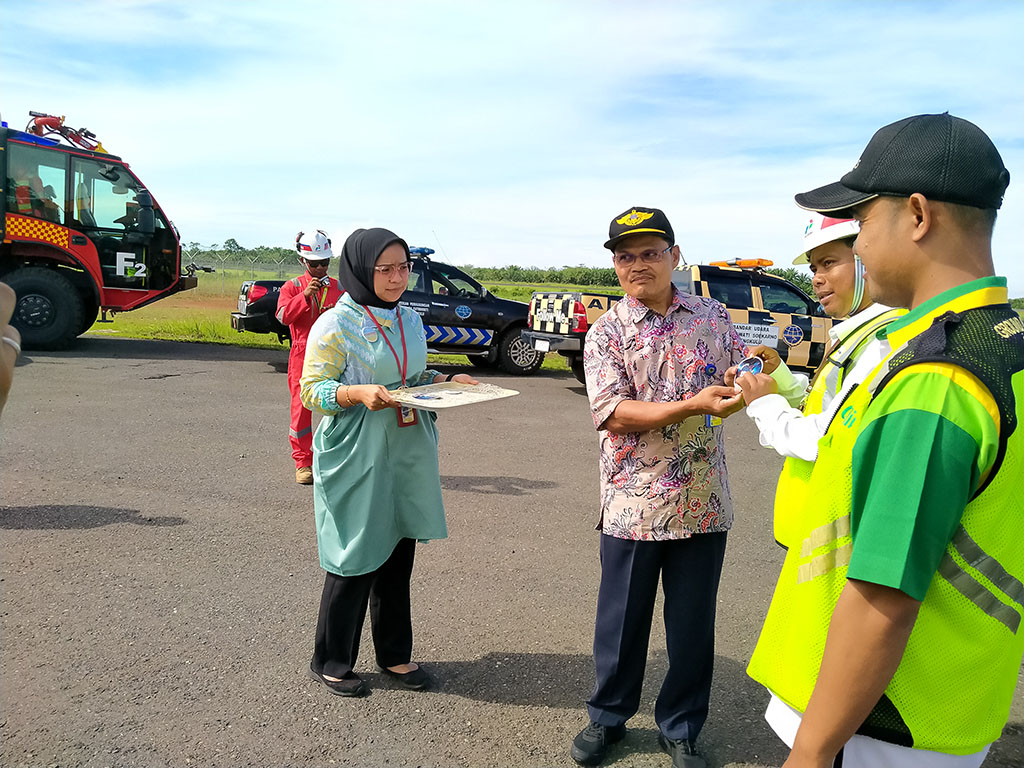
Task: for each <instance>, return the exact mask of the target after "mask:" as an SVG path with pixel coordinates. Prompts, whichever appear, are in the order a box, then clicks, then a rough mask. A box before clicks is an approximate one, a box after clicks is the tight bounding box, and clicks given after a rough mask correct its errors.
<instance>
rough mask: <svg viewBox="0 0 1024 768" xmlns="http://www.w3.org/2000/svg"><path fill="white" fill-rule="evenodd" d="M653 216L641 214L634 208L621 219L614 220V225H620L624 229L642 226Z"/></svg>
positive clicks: (651, 214)
mask: <svg viewBox="0 0 1024 768" xmlns="http://www.w3.org/2000/svg"><path fill="white" fill-rule="evenodd" d="M653 215H654V214H653V213H642V212H640V211H638V210H637V209H636V208H634V209H633V210H632V211H630V212H629V213H627V214H626V215H625V216H623V217H622V218H621V219H616V220H615V223H616V224H621V225H622V226H624V227H635V226H637V225H639V224H643V223H644V222H645V221H647V220H648V219H649V218H651V217H652V216H653Z"/></svg>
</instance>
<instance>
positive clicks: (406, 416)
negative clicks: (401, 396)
mask: <svg viewBox="0 0 1024 768" xmlns="http://www.w3.org/2000/svg"><path fill="white" fill-rule="evenodd" d="M395 414H397V416H398V426H400V427H412V426H415V425H416V424H419V421H420V420H419V416H417V415H416V409H415V408H406V407H405V406H404V405H403V406H402V407H401V408H398V409H397V410H396V411H395Z"/></svg>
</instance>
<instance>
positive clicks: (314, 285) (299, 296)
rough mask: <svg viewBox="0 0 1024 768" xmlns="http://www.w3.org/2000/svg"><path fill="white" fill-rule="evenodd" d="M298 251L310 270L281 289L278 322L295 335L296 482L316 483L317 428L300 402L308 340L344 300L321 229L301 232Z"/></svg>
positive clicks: (291, 434) (291, 366)
mask: <svg viewBox="0 0 1024 768" xmlns="http://www.w3.org/2000/svg"><path fill="white" fill-rule="evenodd" d="M295 250H296V251H298V253H299V261H301V262H302V263H303V264H304V265H305V267H306V271H305V273H304V274H301V275H299V276H298V277H296V278H295V279H294V280H289V281H288V282H287V283H285V284H284V285H282V286H281V293H280V295H279V296H278V299H277V319H278V321H279V322H281V323H283V324H284V325H287V326H288V328H289V330H290V331H291V335H292V351H291V353H290V354H289V355H288V389H289V390H290V391H291V393H292V423H291V427H290V428H289V430H288V440H289V442H291V444H292V458H293V459H295V482H296V483H299V484H300V485H312V484H313V428H312V424H311V417H312V414H310V412H309V411H307V410H306V409H305V408H304V407H303V406H302V402H301V401H300V400H299V379H300V378H301V377H302V361H303V359H304V358H305V356H306V339H307V338H309V329H310V328H311V327H312V326H313V322H314V321H315V320H316V319H317V318H318V317H320V315H322V314H323V313H324V312H325V311H327V310H328V309H330V308H331V307H333V306H334V305H335V304H336V303H337V301H338V299H340V298H341V288H340V287H339V286H338V281H337V280H332V279H331V278H330V277H328V276H327V269H328V267H329V266H330V264H331V259H332V258H333V256H334V254H333V253H331V239H330V238H329V237H328V236H327V235H326V234H325V233H324V232H323V230H320V229H317V230H315V231H313V232H299V234H298V235H297V236H296V237H295Z"/></svg>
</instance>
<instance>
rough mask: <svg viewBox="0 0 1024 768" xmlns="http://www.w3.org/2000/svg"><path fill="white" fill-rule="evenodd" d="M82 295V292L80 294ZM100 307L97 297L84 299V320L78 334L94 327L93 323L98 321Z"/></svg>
mask: <svg viewBox="0 0 1024 768" xmlns="http://www.w3.org/2000/svg"><path fill="white" fill-rule="evenodd" d="M79 296H81V294H79ZM99 311H100V307H99V305H98V304H97V303H96V300H95V299H88V300H86V299H83V300H82V322H81V324H80V325H79V327H78V333H77V334H75V335H76V336H81V335H82V334H83V333H85V332H86V331H88V330H89V329H90V328H92V325H93V323H95V322H96V316H97V315H98V314H99Z"/></svg>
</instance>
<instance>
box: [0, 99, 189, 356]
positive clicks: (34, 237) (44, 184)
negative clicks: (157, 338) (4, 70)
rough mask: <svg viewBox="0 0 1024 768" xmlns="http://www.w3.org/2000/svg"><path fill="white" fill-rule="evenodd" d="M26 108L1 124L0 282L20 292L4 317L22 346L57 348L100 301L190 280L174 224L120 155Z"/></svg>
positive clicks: (121, 305) (127, 303) (120, 306)
mask: <svg viewBox="0 0 1024 768" xmlns="http://www.w3.org/2000/svg"><path fill="white" fill-rule="evenodd" d="M30 114H31V116H32V118H31V120H30V121H29V124H28V127H27V128H26V129H25V130H24V131H18V130H14V129H11V128H8V127H7V123H2V124H0V179H3V189H4V194H3V198H4V201H5V209H4V217H3V224H2V225H0V235H2V236H3V237H2V239H3V244H2V245H0V281H3V282H5V283H7V284H8V285H10V286H11V287H12V288H13V289H14V291H15V292H16V293H17V295H18V303H17V305H16V307H15V310H14V318H13V319H12V321H11V322H12V324H13V325H14V326H15V327H16V328H17V329H18V330H19V331H20V332H21V337H22V343H23V345H24V346H25V347H26V348H36V349H57V348H62V347H65V346H67V345H68V344H70V343H71V342H72V341H73V340H74V339H75V338H76V337H77V336H79V335H80V334H81V333H83V332H84V331H86V330H87V329H88V328H89V327H90V326H91V325H92V324H93V322H94V321H95V320H96V315H97V312H99V310H101V309H102V310H103V311H104V316H105V315H106V312H107V311H111V312H124V311H127V310H130V309H138V308H139V307H142V306H145V305H146V304H151V303H152V302H154V301H157V300H158V299H161V298H163V297H165V296H169V295H171V294H172V293H177V292H178V291H183V290H186V289H189V288H194V287H195V286H196V282H197V279H196V277H195V269H196V267H195V266H194V265H190V266H189V268H187V269H186V274H182V270H181V267H182V264H181V244H180V239H179V237H178V232H177V230H176V229H175V227H174V225H173V224H172V223H171V222H170V221H169V220H168V219H167V217H166V216H165V215H164V212H163V210H162V209H161V208H160V206H159V205H158V204H157V202H156V201H155V200H154V199H153V196H152V195H151V194H150V192H149V191H148V190H147V189H146V187H145V186H144V185H143V183H142V182H141V181H140V180H139V178H138V177H137V176H136V175H135V174H134V173H132V171H131V169H130V168H129V167H128V164H127V163H126V162H124V161H123V160H122V159H121V158H120V157H117V156H115V155H111V154H109V153H108V152H107V151H106V150H104V149H103V146H102V145H101V144H100V143H99V142H98V141H96V136H95V135H94V134H93V133H91V132H90V131H88V130H87V129H85V128H81V129H72V128H69V127H68V126H66V125H64V118H63V117H55V116H52V115H44V114H41V113H38V112H31V113H30ZM62 139H63V141H61V140H62Z"/></svg>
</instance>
